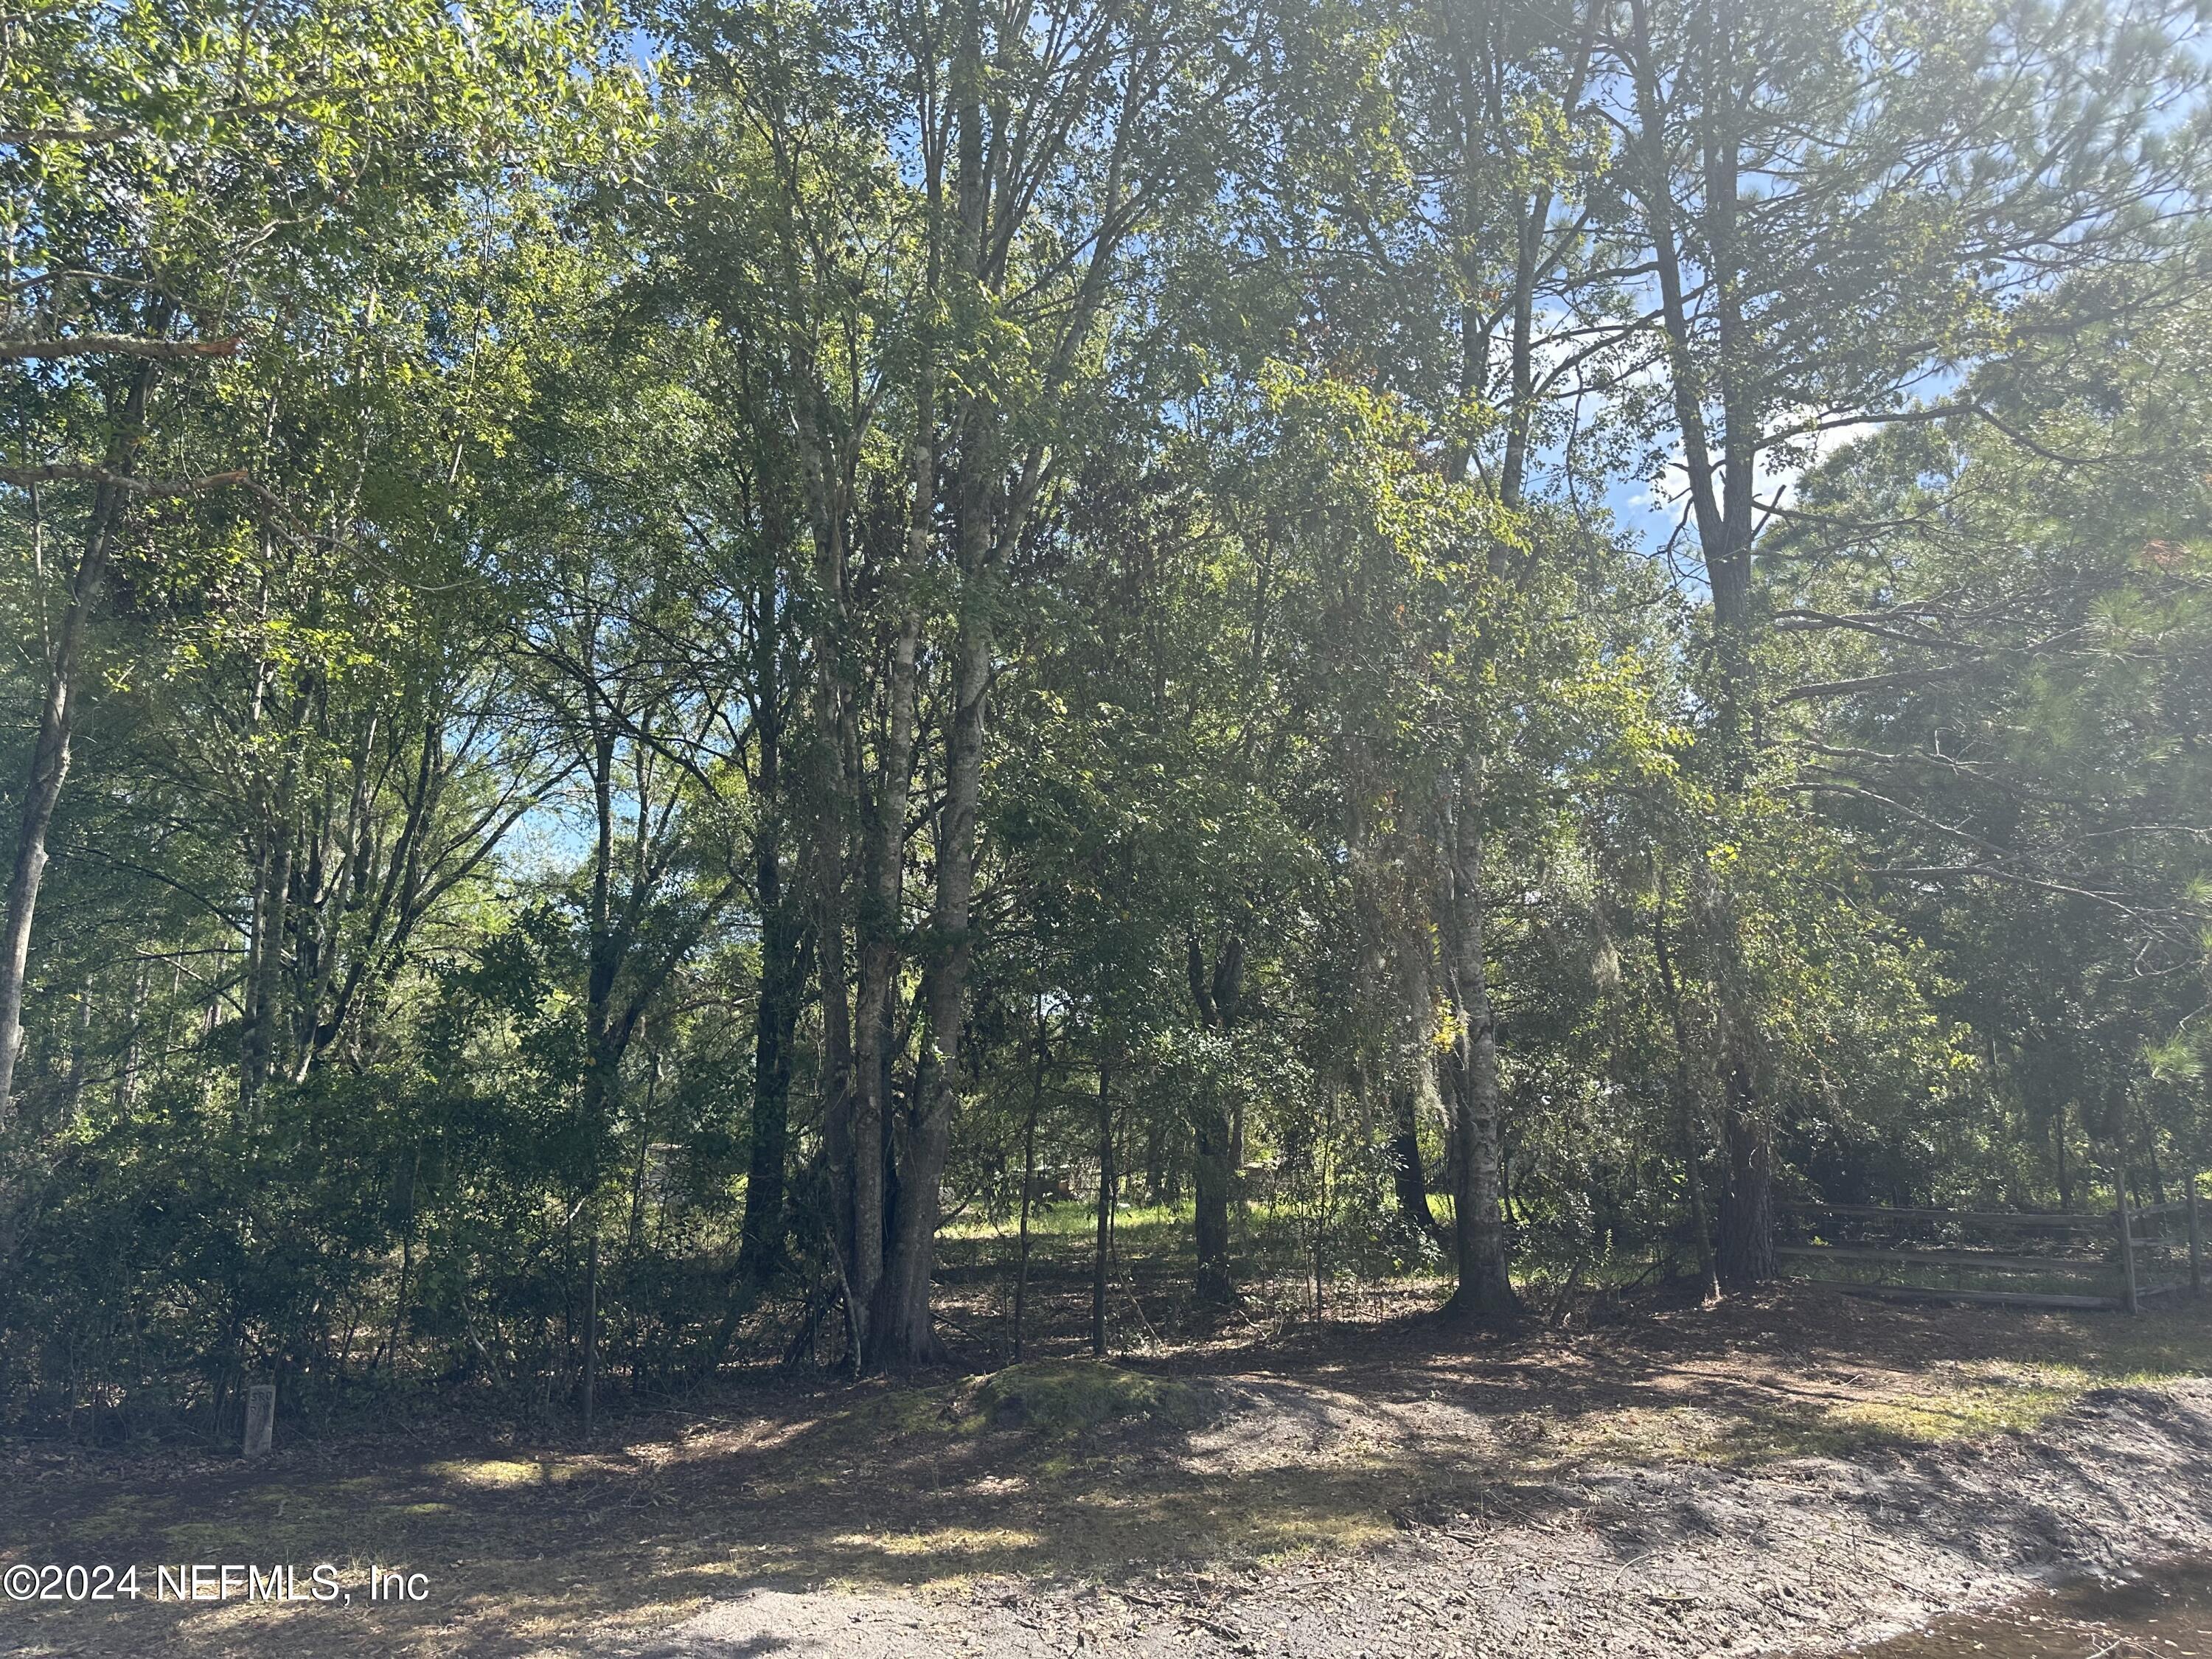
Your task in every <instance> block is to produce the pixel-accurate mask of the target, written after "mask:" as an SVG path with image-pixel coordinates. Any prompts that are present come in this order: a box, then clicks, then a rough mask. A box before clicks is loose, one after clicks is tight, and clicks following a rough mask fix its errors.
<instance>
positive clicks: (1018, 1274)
mask: <svg viewBox="0 0 2212 1659" xmlns="http://www.w3.org/2000/svg"><path fill="white" fill-rule="evenodd" d="M1036 1025H1037V1040H1036V1078H1035V1079H1034V1081H1033V1082H1032V1084H1031V1085H1030V1115H1029V1121H1027V1122H1026V1123H1025V1124H1024V1125H1023V1126H1022V1219H1021V1228H1020V1231H1019V1233H1018V1236H1017V1238H1018V1242H1017V1243H1016V1246H1015V1249H1016V1257H1015V1262H1014V1342H1013V1351H1014V1358H1016V1359H1019V1358H1021V1357H1022V1319H1023V1316H1024V1314H1025V1313H1026V1312H1027V1311H1028V1306H1029V1295H1030V1205H1031V1204H1032V1203H1034V1202H1035V1201H1036V1132H1037V1117H1038V1115H1040V1114H1041V1113H1042V1111H1043V1110H1044V1073H1045V1067H1046V1066H1048V1065H1049V1064H1050V1063H1051V1050H1050V1049H1049V1048H1048V1047H1047V1044H1046V1036H1045V1023H1044V999H1043V997H1042V996H1039V997H1038V998H1037V1010H1036Z"/></svg>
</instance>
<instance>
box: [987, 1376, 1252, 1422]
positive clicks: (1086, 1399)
mask: <svg viewBox="0 0 2212 1659" xmlns="http://www.w3.org/2000/svg"><path fill="white" fill-rule="evenodd" d="M970 1408H971V1412H972V1414H973V1417H974V1418H975V1419H979V1420H980V1422H981V1425H983V1426H984V1427H987V1428H994V1429H1021V1428H1033V1429H1042V1430H1043V1431H1045V1432H1047V1433H1048V1434H1068V1433H1073V1432H1076V1431H1081V1430H1085V1429H1096V1428H1099V1427H1101V1426H1103V1425H1105V1424H1109V1423H1118V1422H1123V1421H1127V1420H1132V1419H1138V1420H1147V1421H1152V1422H1156V1423H1164V1424H1168V1425H1170V1426H1172V1427H1175V1428H1179V1429H1194V1428H1196V1427H1198V1426H1199V1425H1200V1424H1202V1423H1204V1422H1206V1420H1207V1419H1209V1418H1211V1417H1212V1416H1213V1415H1214V1413H1215V1411H1216V1409H1217V1402H1216V1400H1215V1397H1214V1395H1213V1392H1212V1390H1211V1389H1203V1388H1197V1387H1194V1386H1193V1385H1192V1384H1190V1383H1177V1382H1175V1381H1173V1380H1171V1379H1170V1378H1167V1377H1163V1376H1147V1375H1146V1374H1145V1373H1144V1372H1142V1371H1133V1370H1126V1369H1124V1368H1123V1367H1121V1366H1120V1365H1109V1364H1105V1363H1103V1361H1100V1360H1094V1359H1054V1360H1039V1361H1036V1362H1033V1363H1031V1364H1024V1365H1009V1366H1008V1367H1007V1368H1006V1370H1002V1371H1000V1372H999V1373H998V1374H997V1375H995V1376H991V1377H989V1378H987V1379H986V1380H985V1382H984V1383H983V1385H982V1386H981V1388H979V1389H976V1391H975V1396H974V1398H973V1401H971V1407H970Z"/></svg>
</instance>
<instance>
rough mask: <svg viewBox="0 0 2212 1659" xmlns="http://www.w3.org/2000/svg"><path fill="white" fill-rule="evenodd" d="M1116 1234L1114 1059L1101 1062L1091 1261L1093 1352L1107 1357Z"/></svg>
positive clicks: (1099, 1063) (1096, 1355)
mask: <svg viewBox="0 0 2212 1659" xmlns="http://www.w3.org/2000/svg"><path fill="white" fill-rule="evenodd" d="M1113 1236H1114V1062H1113V1060H1112V1059H1111V1058H1102V1059H1101V1060H1099V1062H1098V1237H1097V1249H1096V1250H1095V1251H1094V1253H1093V1255H1092V1256H1091V1354H1092V1356H1093V1357H1094V1358H1099V1359H1103V1358H1105V1357H1106V1254H1107V1251H1108V1250H1109V1249H1110V1248H1111V1246H1112V1243H1113Z"/></svg>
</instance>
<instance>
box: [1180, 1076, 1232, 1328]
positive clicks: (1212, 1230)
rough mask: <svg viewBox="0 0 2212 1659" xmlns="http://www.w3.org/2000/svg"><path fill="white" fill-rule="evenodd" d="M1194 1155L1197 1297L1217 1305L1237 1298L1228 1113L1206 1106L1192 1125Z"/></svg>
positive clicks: (1193, 1185)
mask: <svg viewBox="0 0 2212 1659" xmlns="http://www.w3.org/2000/svg"><path fill="white" fill-rule="evenodd" d="M1192 1127H1193V1128H1194V1130H1195V1131H1196V1139H1197V1141H1198V1152H1197V1156H1196V1157H1194V1158H1193V1159H1192V1160H1191V1188H1192V1194H1193V1196H1194V1199H1195V1200H1196V1203H1197V1212H1196V1214H1195V1215H1194V1217H1193V1223H1194V1231H1195V1232H1196V1234H1197V1237H1198V1287H1197V1288H1198V1299H1199V1300H1200V1302H1209V1303H1212V1304H1217V1305H1219V1306H1227V1305H1229V1304H1231V1303H1233V1302H1235V1301H1236V1300H1237V1284H1236V1279H1235V1276H1234V1275H1233V1274H1232V1273H1231V1271H1230V1266H1229V1189H1230V1171H1229V1148H1230V1129H1229V1115H1228V1114H1227V1113H1225V1112H1222V1111H1219V1110H1217V1109H1214V1108H1213V1107H1212V1106H1210V1105H1209V1106H1207V1107H1206V1108H1204V1109H1201V1110H1200V1113H1199V1114H1198V1119H1197V1121H1196V1122H1195V1123H1194V1125H1193V1126H1192Z"/></svg>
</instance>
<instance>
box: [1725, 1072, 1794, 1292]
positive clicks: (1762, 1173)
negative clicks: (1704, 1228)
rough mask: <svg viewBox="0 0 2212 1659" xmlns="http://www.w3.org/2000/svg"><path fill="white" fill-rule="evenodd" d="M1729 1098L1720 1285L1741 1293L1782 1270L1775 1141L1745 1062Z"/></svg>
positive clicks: (1733, 1074) (1733, 1077) (1734, 1076)
mask: <svg viewBox="0 0 2212 1659" xmlns="http://www.w3.org/2000/svg"><path fill="white" fill-rule="evenodd" d="M1728 1096H1729V1103H1728V1119H1727V1134H1726V1137H1725V1139H1726V1140H1727V1143H1728V1159H1729V1182H1728V1186H1727V1188H1725V1189H1723V1192H1722V1194H1721V1217H1720V1249H1719V1250H1718V1252H1717V1255H1716V1258H1715V1263H1714V1265H1715V1267H1716V1268H1717V1271H1718V1273H1719V1275H1720V1282H1721V1283H1722V1284H1723V1285H1726V1286H1728V1287H1729V1289H1730V1290H1739V1289H1741V1288H1742V1287H1743V1286H1745V1285H1756V1284H1759V1282H1761V1281H1762V1280H1765V1279H1772V1278H1773V1277H1774V1276H1775V1274H1776V1273H1777V1271H1778V1269H1777V1267H1776V1261H1775V1255H1774V1137H1773V1132H1772V1130H1771V1127H1769V1125H1768V1124H1767V1122H1766V1121H1765V1114H1763V1113H1762V1112H1761V1111H1760V1110H1759V1101H1758V1097H1757V1096H1756V1095H1755V1094H1754V1092H1753V1088H1752V1083H1751V1079H1750V1077H1749V1075H1748V1073H1747V1072H1746V1070H1745V1068H1744V1066H1742V1065H1741V1063H1738V1064H1736V1065H1735V1066H1731V1067H1730V1068H1729V1087H1728Z"/></svg>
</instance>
